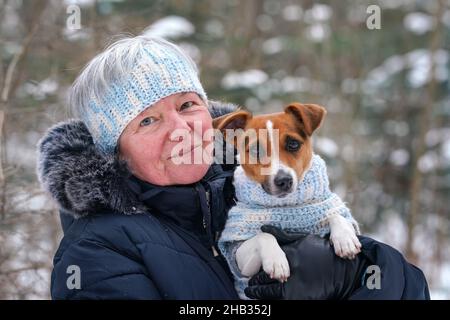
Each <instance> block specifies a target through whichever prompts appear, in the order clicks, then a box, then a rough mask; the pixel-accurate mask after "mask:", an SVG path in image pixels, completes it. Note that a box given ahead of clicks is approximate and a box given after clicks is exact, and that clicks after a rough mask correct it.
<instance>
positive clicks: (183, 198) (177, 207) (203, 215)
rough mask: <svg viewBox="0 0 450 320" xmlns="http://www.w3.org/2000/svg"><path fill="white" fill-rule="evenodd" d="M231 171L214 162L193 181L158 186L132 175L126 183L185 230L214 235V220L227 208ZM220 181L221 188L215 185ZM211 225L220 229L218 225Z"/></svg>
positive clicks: (158, 211)
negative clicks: (226, 192)
mask: <svg viewBox="0 0 450 320" xmlns="http://www.w3.org/2000/svg"><path fill="white" fill-rule="evenodd" d="M232 175H233V171H232V170H230V171H224V170H223V168H222V166H221V165H219V164H216V163H213V164H212V165H211V166H210V167H209V169H208V171H207V173H206V174H205V176H204V177H203V178H202V179H201V180H200V181H198V182H196V183H192V184H187V185H173V186H158V185H155V184H151V183H148V182H146V181H142V180H140V179H138V178H137V177H135V176H131V177H129V179H128V181H127V183H128V185H129V187H130V189H131V190H132V191H133V193H134V194H135V195H136V197H137V198H138V199H139V201H141V202H142V203H144V204H145V206H146V207H147V208H149V209H150V211H151V212H152V213H153V214H155V215H157V216H158V217H159V218H162V219H169V220H171V222H173V223H175V224H176V225H178V226H180V227H182V228H183V229H185V230H188V231H192V232H193V233H195V234H197V235H201V234H205V236H207V239H213V236H212V233H211V232H210V230H211V226H212V220H216V219H220V218H219V216H220V213H221V211H228V206H227V204H226V203H224V202H225V197H224V196H223V194H224V192H225V190H224V189H226V186H225V184H226V182H225V179H226V178H227V177H231V176H232ZM217 183H220V184H221V186H220V187H219V188H214V187H212V186H213V185H214V184H217ZM229 184H231V179H230V180H229ZM212 199H214V201H212ZM213 205H214V206H215V207H214V210H211V209H210V207H211V206H213ZM212 213H214V216H213V215H212ZM223 215H226V212H223ZM212 229H213V230H215V231H218V230H216V229H217V227H215V225H214V226H213V228H212Z"/></svg>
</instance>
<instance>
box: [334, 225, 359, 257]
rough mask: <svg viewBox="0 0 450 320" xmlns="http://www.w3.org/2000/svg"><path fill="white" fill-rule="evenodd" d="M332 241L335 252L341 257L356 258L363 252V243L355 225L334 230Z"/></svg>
mask: <svg viewBox="0 0 450 320" xmlns="http://www.w3.org/2000/svg"><path fill="white" fill-rule="evenodd" d="M330 241H331V244H332V245H333V246H334V252H335V253H336V255H338V256H339V257H341V258H348V259H354V258H355V256H356V255H357V254H358V253H360V252H361V243H360V242H359V240H358V237H357V236H356V233H355V230H354V229H353V227H351V228H340V229H339V230H332V231H331V235H330Z"/></svg>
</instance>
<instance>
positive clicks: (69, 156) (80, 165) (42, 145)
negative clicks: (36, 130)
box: [37, 101, 237, 218]
mask: <svg viewBox="0 0 450 320" xmlns="http://www.w3.org/2000/svg"><path fill="white" fill-rule="evenodd" d="M236 108H237V107H236V106H234V105H232V104H226V103H221V102H217V101H214V102H211V101H210V102H209V110H210V113H211V116H212V117H213V118H216V117H219V116H221V115H224V114H226V113H230V112H232V111H234V110H236ZM37 175H38V178H39V181H40V183H41V185H42V187H43V189H45V190H46V191H47V192H49V193H50V195H51V196H52V197H53V198H54V199H55V200H56V201H57V202H58V204H59V206H60V207H61V208H63V209H64V210H65V211H67V212H70V213H71V214H72V215H73V216H74V217H75V218H79V217H82V216H86V215H89V214H98V213H101V212H102V211H105V212H106V211H109V212H111V211H115V212H118V213H122V214H135V213H142V212H145V211H146V208H145V206H144V205H143V204H142V203H140V201H139V200H138V199H137V197H136V195H135V194H134V193H133V192H131V190H130V188H129V187H128V185H127V180H128V178H129V177H130V175H131V173H130V172H129V170H128V169H127V166H126V163H125V162H124V161H120V160H118V159H117V157H115V156H106V155H104V154H102V153H100V152H99V151H98V150H97V149H96V148H95V145H94V142H93V140H92V137H91V135H90V133H89V131H88V129H87V128H86V126H85V125H84V123H83V122H82V121H80V120H70V121H67V122H60V123H58V124H56V125H54V126H53V127H51V128H50V129H49V130H48V131H47V133H46V134H45V135H44V137H43V138H42V139H41V140H40V141H39V143H38V163H37Z"/></svg>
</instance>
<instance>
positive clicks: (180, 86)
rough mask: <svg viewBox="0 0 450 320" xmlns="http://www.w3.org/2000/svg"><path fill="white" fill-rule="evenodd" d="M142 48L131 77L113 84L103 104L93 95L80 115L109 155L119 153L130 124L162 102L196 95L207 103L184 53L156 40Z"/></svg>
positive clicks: (193, 67)
mask: <svg viewBox="0 0 450 320" xmlns="http://www.w3.org/2000/svg"><path fill="white" fill-rule="evenodd" d="M140 48H141V49H140V52H139V54H138V57H139V58H138V59H136V63H135V64H134V65H133V66H132V68H131V70H130V72H129V73H128V74H127V76H126V77H125V78H123V79H120V80H118V81H116V82H114V83H111V84H109V85H108V88H107V90H106V93H105V94H104V96H103V97H102V99H101V101H99V100H98V99H97V98H95V95H92V97H91V99H90V101H89V103H88V107H87V108H85V110H84V112H83V113H82V114H81V115H80V117H81V118H82V120H83V121H84V123H85V124H86V126H87V127H88V129H89V131H90V133H91V135H92V137H93V139H94V143H95V145H96V146H97V148H98V149H99V150H100V151H102V152H104V153H106V154H113V153H114V152H115V151H116V150H115V148H116V146H117V141H118V139H119V137H120V135H121V133H122V131H123V130H124V129H125V127H126V126H127V125H128V123H129V122H130V121H131V120H133V119H134V118H135V117H136V116H137V115H139V114H140V113H141V112H142V111H144V110H145V109H146V108H147V107H149V106H151V105H153V104H155V103H156V102H158V101H159V100H161V99H163V98H165V97H168V96H170V95H172V94H175V93H181V92H195V93H197V94H198V95H199V96H200V97H201V98H202V99H203V100H204V101H207V98H206V93H205V91H204V89H203V87H202V85H201V83H200V80H199V78H198V75H197V70H196V69H195V65H193V63H192V61H189V60H188V59H187V58H186V57H185V56H183V54H182V53H181V52H180V51H179V50H180V49H177V48H176V47H175V46H170V45H169V46H168V45H164V44H162V42H161V41H152V40H149V41H146V42H145V44H144V45H143V46H141V47H140Z"/></svg>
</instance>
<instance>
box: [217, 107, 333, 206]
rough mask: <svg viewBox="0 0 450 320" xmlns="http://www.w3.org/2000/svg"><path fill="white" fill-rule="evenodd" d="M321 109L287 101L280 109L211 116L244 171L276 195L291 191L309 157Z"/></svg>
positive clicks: (322, 116) (321, 117) (319, 123)
mask: <svg viewBox="0 0 450 320" xmlns="http://www.w3.org/2000/svg"><path fill="white" fill-rule="evenodd" d="M325 115H326V110H325V108H323V107H321V106H319V105H316V104H301V103H297V102H294V103H291V104H289V105H288V106H287V107H285V109H284V112H278V113H272V114H267V115H258V116H253V115H252V114H251V113H249V112H247V111H244V110H238V111H235V112H233V113H230V114H227V115H225V116H222V117H219V118H216V119H214V122H213V126H214V128H215V129H218V130H220V132H221V133H222V134H223V135H224V138H225V139H226V140H227V141H228V142H231V143H233V144H234V145H235V147H236V149H237V151H238V154H239V155H238V156H239V161H240V164H241V166H242V168H243V170H244V171H245V174H246V175H247V176H248V177H249V178H250V179H252V180H254V181H256V182H258V183H260V184H261V186H262V187H263V189H264V190H265V191H266V192H267V193H269V194H271V195H275V196H278V197H284V196H286V195H287V194H289V193H291V192H293V191H294V190H295V189H296V188H297V185H298V183H300V182H301V181H302V180H303V176H304V174H305V172H306V171H307V170H308V168H309V165H310V162H311V158H312V153H313V152H312V141H311V136H312V134H313V132H314V131H315V130H316V129H317V128H319V127H320V125H321V123H322V121H323V119H324V117H325Z"/></svg>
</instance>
